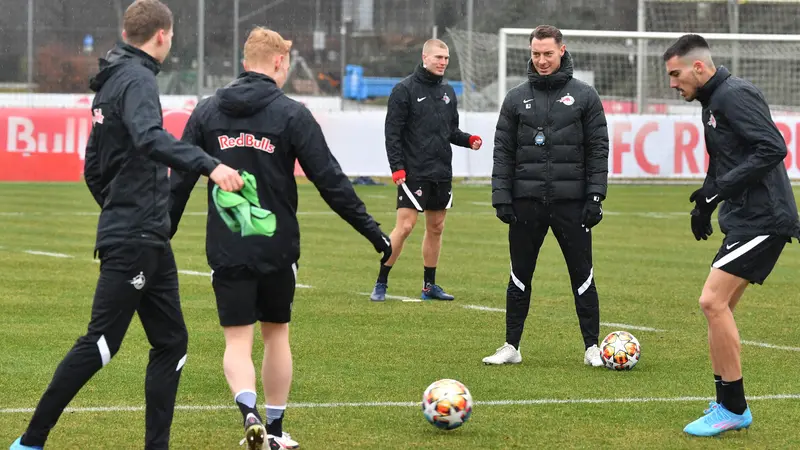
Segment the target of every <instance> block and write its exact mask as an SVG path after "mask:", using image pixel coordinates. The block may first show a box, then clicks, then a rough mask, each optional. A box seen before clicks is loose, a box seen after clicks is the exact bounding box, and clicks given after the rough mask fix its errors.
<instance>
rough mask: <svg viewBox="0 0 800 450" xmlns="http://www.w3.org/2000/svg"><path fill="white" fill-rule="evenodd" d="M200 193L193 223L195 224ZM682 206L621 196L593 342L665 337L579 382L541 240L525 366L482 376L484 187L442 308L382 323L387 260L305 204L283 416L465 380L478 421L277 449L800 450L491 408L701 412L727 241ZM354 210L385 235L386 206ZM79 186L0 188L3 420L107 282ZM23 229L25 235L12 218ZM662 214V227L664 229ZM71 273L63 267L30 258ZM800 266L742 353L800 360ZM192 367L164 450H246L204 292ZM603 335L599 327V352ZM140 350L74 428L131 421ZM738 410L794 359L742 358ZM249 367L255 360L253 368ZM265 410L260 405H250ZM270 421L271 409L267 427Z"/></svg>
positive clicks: (387, 425)
mask: <svg viewBox="0 0 800 450" xmlns="http://www.w3.org/2000/svg"><path fill="white" fill-rule="evenodd" d="M201 189H202V187H201V188H198V192H195V194H194V195H193V197H192V200H191V202H190V204H189V206H188V207H187V211H191V212H202V211H204V208H205V205H204V203H203V202H204V199H205V195H203V194H204V193H203V192H201ZM692 189H693V187H690V186H627V185H613V186H612V187H611V188H610V192H609V199H608V200H607V201H606V202H605V205H604V208H605V209H606V211H607V215H606V218H605V219H604V220H603V222H602V223H601V224H600V225H599V226H598V227H597V228H596V229H595V231H594V242H595V246H594V253H595V261H594V263H595V265H594V273H595V277H596V281H597V287H598V291H599V293H600V306H601V320H602V321H603V322H621V323H625V324H631V325H638V326H646V327H652V328H657V329H660V330H664V331H663V332H652V331H637V330H631V331H632V332H633V334H634V335H636V336H637V338H638V339H639V340H640V342H641V344H642V348H643V353H642V359H641V361H640V363H639V364H638V365H637V366H636V368H635V369H634V370H632V371H630V372H625V373H615V372H612V371H608V370H606V369H591V368H588V367H586V366H584V365H583V356H582V355H583V347H582V339H581V336H580V332H579V329H578V324H577V318H576V317H575V308H574V302H573V299H572V295H571V293H570V288H569V279H568V276H567V270H566V267H565V264H564V261H563V259H562V257H561V254H560V250H559V248H558V245H557V244H556V242H555V239H554V238H553V237H552V235H550V236H548V238H547V239H546V241H545V244H544V247H543V249H542V251H541V254H540V258H539V263H538V267H537V271H536V274H535V276H534V288H533V302H532V307H531V313H530V316H529V318H528V321H527V328H526V331H525V334H524V336H523V340H522V346H521V350H522V354H523V358H524V361H523V363H522V364H521V365H519V366H514V367H485V366H483V364H482V363H481V358H482V357H484V356H487V355H489V354H491V353H492V352H493V351H494V350H495V349H496V348H497V347H498V346H500V345H501V344H502V343H503V340H504V336H505V335H504V315H503V313H500V312H488V311H479V310H473V309H466V308H464V305H479V306H486V307H492V308H504V307H505V288H506V283H507V281H508V244H507V238H506V236H507V231H506V228H505V227H504V226H503V224H502V223H501V222H499V221H498V220H497V219H496V218H495V217H494V211H493V210H492V208H491V206H489V202H490V188H489V187H487V186H480V187H478V186H460V185H459V186H456V188H455V205H454V209H453V210H452V211H451V212H450V214H449V216H448V219H447V227H446V231H445V237H444V247H443V252H442V256H441V260H440V263H439V270H438V273H437V281H438V282H439V283H440V284H442V285H443V286H444V287H445V288H446V289H448V291H449V292H451V293H453V294H454V295H455V296H456V301H454V302H447V303H445V302H424V303H405V302H400V301H387V302H386V303H372V302H370V301H369V299H368V298H367V297H366V296H363V295H359V294H358V293H360V292H369V291H370V290H371V288H372V284H373V282H374V279H375V276H376V274H377V269H378V259H379V255H378V254H376V253H375V252H374V250H373V249H372V246H371V245H370V244H369V243H368V242H367V241H366V240H365V239H364V238H362V237H361V236H360V235H359V234H358V233H356V232H355V231H354V230H352V229H351V228H350V227H349V225H347V224H346V223H345V222H344V221H342V220H341V219H339V218H338V217H336V216H335V215H332V214H328V213H326V212H327V211H329V210H328V208H327V206H326V205H325V203H324V202H323V201H322V200H321V198H320V197H319V195H318V194H317V193H316V191H315V190H314V188H313V186H310V185H307V184H304V185H301V186H300V210H301V211H302V212H303V213H310V214H302V215H301V216H300V223H301V231H302V239H303V246H302V258H301V261H300V272H299V282H300V283H303V284H308V285H311V286H313V287H312V288H310V289H298V292H297V298H296V301H295V305H294V316H293V324H292V336H291V339H292V346H293V352H294V362H295V376H294V383H293V387H292V393H291V398H290V402H294V403H329V402H373V401H375V402H414V401H418V400H420V399H421V395H422V392H423V390H424V389H425V387H427V386H428V384H430V383H431V382H433V381H435V380H437V379H439V378H456V379H459V380H461V381H462V382H464V383H465V384H466V385H467V386H468V387H469V388H470V390H471V391H472V394H473V397H474V398H475V400H476V402H477V404H476V407H475V410H474V414H473V416H472V418H471V419H470V421H469V422H468V423H467V424H466V425H464V426H463V427H461V428H460V429H458V430H455V431H451V432H442V431H439V430H437V429H435V428H434V427H432V426H430V425H429V424H427V422H425V420H424V418H423V417H422V414H421V411H420V410H419V408H417V407H408V406H396V407H331V408H307V407H303V408H300V407H298V408H290V409H289V410H288V412H287V416H286V421H285V425H286V429H287V431H289V432H290V433H292V435H293V437H294V438H296V439H297V440H298V441H299V442H300V443H301V445H302V446H303V448H306V449H335V448H380V449H405V448H465V449H466V448H469V449H474V448H549V447H555V446H558V447H564V448H597V447H601V448H615V449H619V448H637V449H638V448H659V449H660V448H742V447H747V448H798V447H800V431H798V429H797V428H795V427H794V426H793V425H794V424H796V423H798V422H800V408H798V401H797V399H787V400H753V401H752V403H751V405H752V410H753V414H754V416H755V420H756V421H755V423H754V425H753V426H752V427H751V429H750V431H749V432H743V433H731V434H729V435H725V436H723V437H721V438H716V439H691V438H688V437H686V436H684V435H683V433H682V428H683V426H684V425H685V424H686V423H688V422H689V421H691V420H693V419H695V418H696V417H698V416H699V414H700V413H701V412H702V409H703V408H704V407H705V406H706V405H705V403H704V402H703V401H681V400H677V401H654V402H648V403H599V404H587V403H571V404H529V405H487V404H481V402H482V401H491V400H536V399H561V400H564V399H626V398H671V399H676V398H678V397H687V396H688V397H709V398H710V397H711V395H712V393H713V383H712V378H711V371H710V366H709V363H708V357H707V346H706V328H705V320H704V318H703V315H702V314H701V312H700V310H699V308H698V306H697V297H698V295H699V293H700V288H701V287H702V284H703V281H704V279H705V276H706V275H707V273H708V268H709V265H710V262H711V259H712V258H713V256H714V254H715V252H716V250H717V248H718V246H719V243H720V239H721V234H720V233H719V230H718V227H717V226H716V225H715V234H714V235H713V236H712V239H711V240H710V241H708V242H696V241H695V240H694V238H693V237H692V235H691V232H690V230H689V217H688V211H689V209H690V204H689V203H688V200H687V199H688V196H689V193H690V192H691V190H692ZM358 192H359V194H360V195H361V196H362V198H363V199H364V201H365V202H366V203H367V206H368V210H369V211H370V212H371V213H372V214H373V215H374V216H375V217H376V218H377V220H378V221H380V222H381V223H382V224H383V228H384V230H385V231H386V232H387V233H388V231H390V230H391V226H392V224H393V221H394V214H395V212H394V189H393V188H391V187H388V186H386V187H380V186H364V187H359V188H358ZM96 211H97V207H96V205H94V203H93V201H92V199H91V197H90V195H89V193H88V191H87V190H86V189H85V187H84V186H83V185H81V184H42V185H32V184H4V185H0V226H1V227H2V230H3V231H2V233H0V274H2V285H0V286H1V287H0V311H2V314H0V343H2V344H0V346H2V352H0V355H2V358H1V359H0V361H2V364H0V385H1V386H2V388H0V409H7V408H32V407H34V406H35V405H36V402H37V400H38V398H39V396H40V395H41V393H42V392H43V390H44V389H45V387H46V385H47V383H48V382H49V380H50V377H51V376H52V374H53V371H54V369H55V367H56V365H57V364H58V361H59V360H60V359H61V358H62V357H63V356H64V354H65V353H66V352H67V351H68V350H69V348H70V346H71V345H72V344H73V343H74V341H75V339H76V338H77V337H79V336H80V335H81V334H82V333H84V332H85V328H86V324H87V321H88V319H89V312H90V307H91V298H92V295H93V292H94V285H95V282H96V279H97V274H98V269H97V265H96V264H95V263H93V262H92V248H93V243H94V231H95V226H96V221H97V217H96V216H94V215H91V214H76V213H81V212H83V213H92V212H96ZM17 212H19V213H23V214H20V215H15V214H11V213H17ZM656 213H657V214H656ZM204 225H205V217H203V216H201V215H190V216H186V217H185V218H184V219H183V221H182V229H181V230H180V232H179V234H178V236H176V239H175V241H174V243H173V246H174V250H175V254H176V258H177V260H178V265H179V268H180V269H182V270H193V271H199V272H208V267H207V265H206V262H205V254H204V233H205V227H204ZM423 225H424V222H423V221H422V220H421V221H420V223H419V224H418V228H417V230H415V232H414V233H413V235H412V236H411V238H410V239H409V241H408V242H407V245H406V250H405V253H404V254H403V256H402V258H401V259H400V261H399V262H398V264H397V266H396V267H395V268H394V269H393V271H392V274H391V277H390V290H389V293H390V294H393V295H401V296H408V297H415V296H417V295H419V288H420V285H421V278H422V260H421V259H422V258H421V253H420V244H421V239H422V226H423ZM25 250H39V251H47V252H56V253H64V254H68V255H71V256H73V258H55V257H48V256H41V255H31V254H27V253H24V251H25ZM798 271H800V257H798V253H797V250H796V248H795V245H790V246H788V247H787V248H786V250H785V252H784V254H783V256H782V257H781V260H780V261H779V262H778V265H777V267H776V268H775V270H774V271H773V273H772V275H771V276H770V278H769V279H768V280H767V283H766V285H764V286H755V287H751V288H749V289H748V292H747V293H746V294H745V296H744V298H743V300H742V302H741V303H740V305H739V306H738V307H737V315H736V318H737V322H738V325H739V328H740V330H741V333H742V339H746V340H751V341H758V342H766V343H771V344H775V345H784V346H795V347H796V346H798V345H797V342H798V341H800V328H798V327H797V326H796V324H795V321H794V320H793V318H796V317H798V316H800V302H798V301H797V295H798V294H797V292H798V291H799V290H800V281H798V279H797V277H796V274H797V273H798ZM181 294H182V303H183V308H184V313H185V316H186V321H187V325H188V327H189V333H190V338H189V358H188V362H187V364H186V367H185V369H184V372H183V377H182V380H181V386H180V391H179V393H178V405H179V406H186V405H208V406H219V407H226V406H230V408H228V409H218V410H211V411H202V410H178V411H176V415H175V423H174V426H173V429H172V448H176V449H184V448H185V449H211V448H214V449H218V448H231V449H233V448H239V447H238V441H239V439H240V438H241V425H240V422H241V419H240V416H239V412H238V410H236V409H235V408H234V407H233V405H232V399H231V394H230V392H229V390H228V387H227V384H226V382H225V379H224V376H223V373H222V351H223V348H224V342H223V337H222V332H221V329H220V328H219V326H218V323H217V316H216V309H215V303H214V299H213V294H212V290H211V286H210V282H209V279H208V278H207V277H203V276H191V275H181ZM610 331H613V329H612V327H608V326H603V327H602V328H601V333H603V334H604V333H607V332H610ZM147 350H148V344H147V340H146V338H145V336H144V333H143V331H142V328H141V324H140V323H139V321H138V319H135V320H134V322H133V324H132V325H131V327H130V331H129V333H128V335H127V338H126V340H125V342H124V344H123V346H122V349H121V350H120V352H119V353H118V354H117V355H116V356H115V358H114V359H113V360H112V362H111V363H110V364H109V365H108V366H107V367H106V368H105V369H103V370H102V371H100V372H99V373H98V374H97V375H96V376H95V377H94V378H93V379H92V380H91V382H90V383H89V384H88V385H87V386H86V387H85V388H84V390H83V391H82V392H81V393H80V394H79V395H78V396H77V397H76V398H75V400H74V401H73V402H72V405H71V406H72V407H90V406H142V405H143V402H144V392H143V385H144V383H143V381H144V371H145V366H146V364H147ZM742 353H743V355H742V357H743V365H744V374H745V387H746V391H747V393H748V395H750V396H764V395H774V394H800V381H798V378H797V373H798V372H797V367H798V363H800V353H799V352H795V351H787V350H776V349H767V348H761V347H754V346H748V345H745V346H743V350H742ZM260 354H261V348H260V346H257V347H256V349H255V350H254V355H255V357H256V361H257V363H258V364H260V356H259V355H260ZM259 401H260V404H262V405H263V395H259ZM262 407H263V406H262ZM29 418H30V413H27V412H25V413H9V412H2V413H0V447H2V445H8V443H10V442H11V441H12V440H13V439H14V438H15V437H16V436H18V435H19V434H20V433H21V432H22V431H23V430H24V428H25V425H26V423H27V420H28V419H29ZM143 436H144V413H143V412H142V411H132V412H73V413H67V414H65V415H64V416H63V417H62V419H61V421H60V422H59V424H58V425H57V427H56V428H55V429H54V431H53V433H52V434H51V440H50V441H49V444H48V447H49V448H64V449H73V448H74V449H86V448H119V449H128V448H130V449H136V448H141V446H142V442H143Z"/></svg>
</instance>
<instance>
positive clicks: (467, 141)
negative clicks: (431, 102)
mask: <svg viewBox="0 0 800 450" xmlns="http://www.w3.org/2000/svg"><path fill="white" fill-rule="evenodd" d="M451 102H453V105H452V107H453V122H452V124H451V125H450V126H451V127H452V128H451V129H452V130H453V131H452V132H451V133H450V143H451V144H453V145H457V146H459V147H466V148H472V144H473V143H474V142H475V141H479V140H480V138H479V137H478V136H472V135H471V134H469V133H465V132H463V131H461V129H460V128H458V122H459V118H458V99H457V98H456V96H455V94H453V99H452V100H451Z"/></svg>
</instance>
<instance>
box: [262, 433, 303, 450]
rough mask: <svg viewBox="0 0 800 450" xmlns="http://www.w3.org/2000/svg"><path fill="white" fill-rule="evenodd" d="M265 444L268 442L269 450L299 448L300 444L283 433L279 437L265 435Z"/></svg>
mask: <svg viewBox="0 0 800 450" xmlns="http://www.w3.org/2000/svg"><path fill="white" fill-rule="evenodd" d="M267 442H269V447H268V448H270V449H283V448H292V449H294V448H300V444H298V443H297V441H295V440H294V439H292V437H291V436H289V433H287V432H285V431H284V432H283V434H282V435H281V436H273V435H271V434H269V435H267Z"/></svg>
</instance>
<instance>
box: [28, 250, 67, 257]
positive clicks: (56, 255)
mask: <svg viewBox="0 0 800 450" xmlns="http://www.w3.org/2000/svg"><path fill="white" fill-rule="evenodd" d="M22 253H27V254H29V255H36V256H50V257H53V258H72V257H73V256H72V255H66V254H64V253H53V252H43V251H40V250H23V251H22Z"/></svg>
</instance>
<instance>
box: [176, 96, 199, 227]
mask: <svg viewBox="0 0 800 450" xmlns="http://www.w3.org/2000/svg"><path fill="white" fill-rule="evenodd" d="M197 115H198V110H197V109H195V110H194V111H193V112H192V115H191V116H189V121H188V122H186V127H185V128H184V129H183V135H182V136H181V141H183V142H186V143H188V144H192V145H196V146H198V147H200V148H202V149H204V150H205V146H204V139H203V130H202V129H201V128H200V123H199V121H198V119H197ZM198 179H200V173H199V172H185V171H181V170H177V169H173V170H172V172H171V173H170V177H169V184H170V196H169V219H170V238H171V237H173V236H175V233H177V232H178V224H179V223H180V221H181V217H182V216H183V211H184V210H185V209H186V203H187V202H188V201H189V196H191V194H192V189H194V186H195V185H196V184H197V180H198Z"/></svg>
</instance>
